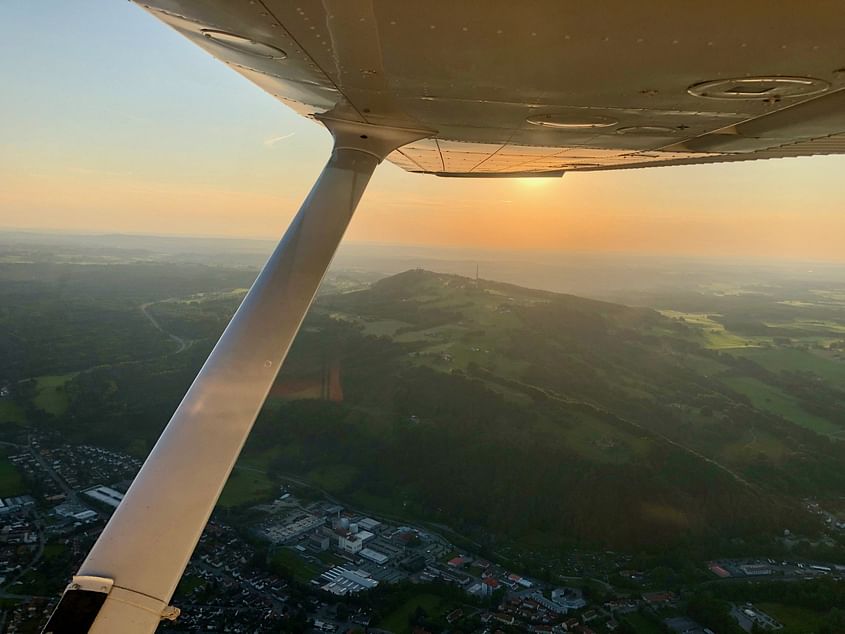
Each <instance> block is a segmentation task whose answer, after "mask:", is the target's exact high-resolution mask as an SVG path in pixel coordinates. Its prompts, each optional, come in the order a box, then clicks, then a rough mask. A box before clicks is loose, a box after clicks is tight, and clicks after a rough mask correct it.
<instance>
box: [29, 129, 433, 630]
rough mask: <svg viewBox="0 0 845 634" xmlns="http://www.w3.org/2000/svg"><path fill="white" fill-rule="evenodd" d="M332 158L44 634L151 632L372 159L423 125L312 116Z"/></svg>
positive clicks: (171, 611)
mask: <svg viewBox="0 0 845 634" xmlns="http://www.w3.org/2000/svg"><path fill="white" fill-rule="evenodd" d="M323 123H324V124H325V125H326V127H328V128H329V130H330V131H331V132H332V135H333V136H334V139H335V143H334V148H333V150H332V154H331V158H330V159H329V162H328V163H327V164H326V166H325V168H324V169H323V171H322V173H321V174H320V178H319V179H318V180H317V183H316V184H315V185H314V187H313V188H312V190H311V193H310V194H309V195H308V198H306V199H305V202H304V203H303V204H302V207H301V208H300V210H299V212H298V213H297V215H296V216H295V217H294V219H293V221H292V222H291V224H290V226H289V227H288V230H287V231H286V232H285V235H284V237H283V238H282V240H281V242H279V245H278V246H277V247H276V250H275V251H274V252H273V254H272V255H271V256H270V259H269V260H268V261H267V263H266V264H265V266H264V269H263V270H262V271H261V273H260V274H259V276H258V278H257V279H256V280H255V283H254V284H253V285H252V288H251V289H250V290H249V293H247V295H246V297H245V298H244V300H243V302H242V303H241V305H240V307H239V308H238V310H237V312H236V313H235V315H234V317H232V320H231V321H230V322H229V325H228V326H227V327H226V330H225V332H224V333H223V335H222V336H221V337H220V340H219V341H218V342H217V345H216V346H215V347H214V350H213V351H212V352H211V355H210V356H209V357H208V359H207V360H206V362H205V365H204V366H203V368H202V370H200V373H199V374H198V375H197V378H196V379H195V380H194V383H193V384H192V385H191V387H190V389H189V390H188V392H187V394H186V395H185V398H184V399H183V400H182V402H181V403H180V405H179V407H178V408H177V410H176V412H175V413H174V414H173V417H172V418H171V419H170V422H169V423H168V424H167V427H166V428H165V429H164V431H163V432H162V435H161V437H160V438H159V439H158V442H157V443H156V445H155V447H154V448H153V450H152V452H151V453H150V455H149V456H148V457H147V460H146V462H145V463H144V466H143V467H142V468H141V470H140V472H139V473H138V475H137V477H136V478H135V480H134V482H133V483H132V486H131V487H130V488H129V491H128V492H127V493H126V497H125V498H124V499H123V502H122V503H121V504H120V506H119V507H118V508H117V510H116V511H115V513H114V515H113V516H112V518H111V520H110V521H109V523H108V524H107V525H106V527H105V529H104V530H103V532H102V534H101V535H100V537H99V539H98V540H97V542H96V543H95V544H94V546H93V548H92V549H91V552H90V553H89V554H88V557H87V558H86V559H85V561H84V562H83V564H82V567H81V568H80V569H79V572H78V573H77V575H76V576H75V577H74V578H73V581H72V582H71V583H70V585H68V587H67V589H66V590H65V593H64V594H63V595H62V599H61V601H60V602H59V604H58V606H57V607H56V610H55V612H54V613H53V615H52V616H51V618H50V621H49V623H48V624H47V626H46V627H45V629H44V632H45V633H47V632H54V633H56V634H64V633H68V632H73V633H74V634H79V633H80V632H91V633H96V634H106V633H109V634H112V633H115V632H120V633H121V634H141V633H144V634H146V633H148V632H153V631H154V630H155V629H156V627H157V626H158V624H159V621H160V619H162V618H175V617H176V615H178V610H177V609H175V608H171V607H169V603H170V599H171V597H172V595H173V592H174V590H175V589H176V585H177V584H178V583H179V579H180V578H181V576H182V573H183V572H184V570H185V566H186V565H187V563H188V560H189V559H190V557H191V553H192V552H193V550H194V548H195V546H196V544H197V541H198V540H199V538H200V535H201V534H202V531H203V528H204V527H205V524H206V522H207V521H208V518H209V516H210V515H211V511H212V510H213V508H214V505H215V504H216V502H217V498H218V497H219V496H220V492H221V491H222V489H223V485H224V484H225V483H226V480H227V478H228V477H229V473H230V472H231V470H232V467H233V466H234V464H235V460H236V459H237V457H238V454H239V453H240V451H241V448H242V447H243V444H244V442H245V441H246V438H247V435H248V434H249V432H250V429H251V428H252V425H253V423H254V421H255V418H256V417H257V416H258V413H259V411H260V410H261V406H262V405H263V403H264V399H265V398H266V396H267V393H268V392H269V390H270V387H271V386H272V384H273V381H274V380H275V378H276V375H277V373H278V372H279V368H280V367H281V365H282V362H283V361H284V359H285V356H286V355H287V352H288V349H289V348H290V345H291V343H292V342H293V339H294V337H295V336H296V333H297V331H298V330H299V326H300V324H301V323H302V320H303V318H304V317H305V313H306V312H307V310H308V307H309V306H310V305H311V302H312V300H313V298H314V295H315V293H316V292H317V287H318V286H319V285H320V282H321V280H322V279H323V275H324V274H325V272H326V269H328V267H329V263H330V262H331V260H332V257H333V256H334V253H335V250H336V249H337V246H338V244H339V242H340V240H341V238H342V236H343V233H344V231H345V230H346V227H347V225H348V224H349V221H350V219H351V218H352V213H353V212H354V211H355V207H356V206H357V204H358V201H359V200H360V198H361V195H362V194H363V193H364V189H365V188H366V186H367V183H368V182H369V180H370V177H371V176H372V174H373V171H374V170H375V168H376V166H377V165H378V164H379V162H381V160H382V159H384V157H385V156H387V154H389V153H390V152H391V151H393V150H394V149H396V148H397V147H400V146H402V145H404V144H406V143H410V142H411V141H415V140H417V139H421V138H425V137H427V136H430V135H431V134H432V132H431V131H425V130H408V129H399V128H388V127H383V126H372V125H367V124H361V123H352V122H347V121H339V120H332V119H328V118H323Z"/></svg>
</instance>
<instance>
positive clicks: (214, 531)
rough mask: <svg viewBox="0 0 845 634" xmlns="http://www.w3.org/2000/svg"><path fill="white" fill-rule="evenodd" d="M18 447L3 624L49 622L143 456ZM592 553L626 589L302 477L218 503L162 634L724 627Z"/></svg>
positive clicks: (2, 574) (836, 574) (796, 573)
mask: <svg viewBox="0 0 845 634" xmlns="http://www.w3.org/2000/svg"><path fill="white" fill-rule="evenodd" d="M4 447H5V449H6V451H7V452H8V453H7V457H8V461H9V462H10V463H11V464H12V465H14V468H15V469H16V470H17V471H18V472H19V473H20V474H21V476H22V478H23V480H24V482H25V483H26V486H27V487H28V490H29V492H28V493H26V494H23V495H18V496H14V497H10V498H6V499H2V500H0V588H2V598H4V600H6V601H7V603H6V605H7V606H9V607H7V609H6V610H4V611H3V613H2V617H0V618H2V621H0V631H3V632H13V633H21V632H34V631H40V630H39V628H40V627H41V626H42V625H43V624H44V622H45V621H46V619H47V618H48V617H49V615H50V613H51V611H52V609H53V608H54V606H55V604H56V602H57V599H58V596H59V594H60V593H61V590H62V586H63V584H64V583H65V582H66V581H67V580H68V579H69V578H70V576H71V575H72V574H73V571H74V570H75V568H76V567H77V566H78V565H79V564H80V563H81V560H82V558H83V557H84V555H85V553H86V552H87V550H88V548H90V546H91V544H92V543H93V541H94V540H95V539H96V537H97V535H98V534H99V532H100V531H101V530H102V528H103V526H104V524H105V521H107V519H108V517H109V515H110V513H111V512H112V511H113V510H114V509H115V508H116V507H117V505H118V504H119V503H120V500H121V499H122V497H123V495H124V493H125V492H126V490H127V488H128V486H129V485H130V483H131V480H132V477H133V476H134V474H135V473H136V472H137V470H138V469H139V468H140V461H138V460H137V459H135V458H133V457H131V456H128V455H126V454H122V453H118V452H114V451H109V450H106V449H103V448H98V447H93V446H90V445H70V444H67V443H65V442H63V441H62V439H61V438H60V437H59V436H58V434H56V433H43V432H40V433H35V432H28V433H27V434H26V435H25V436H23V437H21V438H20V439H19V442H16V443H12V442H6V443H4ZM808 504H809V505H813V504H814V503H813V502H808ZM816 507H817V505H816ZM816 507H814V508H816ZM817 512H818V513H820V514H821V513H824V511H822V510H821V509H817ZM832 528H841V527H839V526H837V525H836V524H835V523H834V524H833V525H832ZM584 560H586V561H592V562H593V567H595V566H596V563H595V562H598V561H602V562H605V565H609V566H611V568H615V570H606V573H607V574H606V575H605V577H606V578H609V575H610V574H611V573H612V574H613V575H615V576H616V577H618V578H619V579H622V580H624V581H626V582H627V583H626V585H627V587H626V588H618V587H614V586H613V585H612V584H611V583H609V582H608V581H606V580H605V581H602V580H601V579H597V578H592V577H590V576H589V575H590V574H596V571H595V570H592V571H590V572H588V571H587V570H586V567H585V566H582V565H580V564H579V565H576V567H578V566H580V568H579V569H583V570H584V572H583V574H584V575H585V576H582V577H578V576H573V577H566V578H563V577H560V579H559V583H550V582H549V581H548V580H545V581H543V580H540V579H537V578H533V577H531V576H529V575H526V574H523V573H522V572H521V571H520V570H518V569H515V568H513V567H509V566H506V565H503V564H502V563H501V561H497V558H496V557H484V556H481V555H480V554H478V553H474V552H472V551H471V549H469V550H468V549H466V548H463V547H458V546H456V545H455V544H454V543H452V541H450V540H449V539H447V538H446V537H445V536H443V535H442V534H440V532H438V531H436V530H432V529H431V528H428V527H422V526H415V525H411V524H409V523H400V522H396V521H391V520H388V519H385V518H380V517H378V516H377V515H375V514H372V513H366V512H364V511H359V510H356V509H352V508H348V507H346V506H344V505H343V504H342V503H340V502H339V501H338V500H334V499H327V498H325V497H324V496H320V495H313V492H308V491H307V490H306V489H303V488H302V487H298V486H296V485H294V484H292V483H291V484H286V485H283V486H280V488H279V492H278V495H277V497H275V499H273V500H271V501H267V502H264V503H261V504H257V505H254V506H250V507H248V508H247V509H244V510H243V512H242V513H236V514H233V513H232V512H231V511H229V512H226V513H222V512H217V513H215V515H214V516H213V518H212V520H211V522H210V523H209V525H208V527H207V528H206V530H205V532H204V534H203V536H202V538H201V540H200V543H199V545H198V547H197V549H196V551H195V553H194V556H193V558H192V560H191V562H190V564H189V566H188V568H187V570H186V573H185V577H184V579H183V581H182V583H181V584H180V586H179V588H178V590H177V594H176V596H175V597H174V605H175V606H176V607H177V608H178V609H179V610H180V612H181V613H180V615H179V616H178V618H177V619H176V620H175V621H173V622H167V623H163V624H162V626H161V628H160V631H162V632H184V631H192V632H193V631H197V632H198V631H219V632H243V633H246V632H258V631H322V632H355V631H395V630H399V631H406V630H407V631H410V629H409V627H410V625H411V622H412V621H414V623H413V625H414V627H415V629H414V631H418V632H424V631H432V632H434V631H456V632H496V631H502V632H507V631H525V632H579V633H581V634H591V633H592V632H597V633H600V632H614V631H620V632H626V631H637V630H636V629H635V628H632V627H631V624H632V623H637V622H639V621H640V620H642V619H647V620H650V621H652V622H655V623H659V624H661V625H662V627H663V628H664V630H665V631H670V632H677V633H679V634H680V633H685V634H703V633H705V632H710V631H711V630H708V629H707V628H705V627H704V626H702V625H700V624H699V623H697V622H696V621H695V620H693V619H691V618H690V617H689V616H688V615H687V614H685V613H684V611H683V609H682V607H683V603H684V602H683V598H682V597H680V596H678V594H677V593H676V592H674V591H671V590H661V589H658V590H655V589H654V588H653V587H652V586H651V585H649V584H648V583H646V580H647V578H648V574H647V571H638V570H632V569H630V567H629V564H630V562H631V557H630V556H625V555H620V554H617V553H610V554H608V553H604V554H603V555H598V554H594V555H591V554H588V555H585V557H584ZM607 562H612V563H607ZM703 568H704V570H702V574H705V573H706V574H707V575H708V576H709V577H710V578H712V579H713V580H714V581H716V582H718V581H719V580H723V581H726V582H727V581H736V580H742V579H761V578H766V579H776V578H777V579H813V578H839V579H842V578H845V566H842V565H837V564H831V563H825V562H812V561H779V560H775V559H753V558H752V559H723V560H714V561H710V562H707V563H706V565H705V566H703ZM638 584H639V585H640V586H642V588H641V591H640V590H636V589H635V588H637V587H638ZM415 587H417V588H421V589H424V591H423V592H422V596H425V597H432V596H434V597H438V596H439V597H440V599H439V600H438V602H437V605H438V608H439V610H438V613H428V612H426V611H425V610H420V609H417V610H416V611H414V612H413V613H410V614H405V613H403V612H402V609H401V606H400V609H398V610H394V611H393V613H392V614H390V613H389V614H384V611H383V610H382V609H380V603H384V601H385V597H389V596H390V593H391V591H392V590H391V588H402V589H407V588H415ZM597 590H598V591H597ZM368 597H375V599H369V598H368ZM406 612H407V610H406ZM731 614H732V616H733V617H734V619H735V620H736V622H737V623H738V624H739V625H740V626H741V627H742V628H743V629H744V630H746V631H748V632H751V631H752V630H754V631H759V630H760V629H762V630H769V631H776V630H779V629H781V628H782V626H781V624H780V623H779V622H778V621H777V620H776V619H775V618H773V617H772V616H770V615H769V614H767V613H766V612H765V610H763V609H761V608H759V607H757V606H755V605H753V604H752V603H737V604H736V605H734V607H733V609H732V612H731ZM391 617H392V620H391ZM403 618H404V622H402V619H403ZM397 619H399V620H398V621H397ZM755 628H756V629H755Z"/></svg>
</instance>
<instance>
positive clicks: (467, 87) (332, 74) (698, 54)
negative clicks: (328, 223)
mask: <svg viewBox="0 0 845 634" xmlns="http://www.w3.org/2000/svg"><path fill="white" fill-rule="evenodd" d="M140 4H142V5H143V7H144V8H145V9H147V10H148V11H150V12H151V13H152V14H153V15H155V16H156V17H157V18H159V19H160V20H162V21H164V22H166V23H167V24H169V25H170V26H171V27H173V28H174V29H176V30H177V31H179V32H180V33H181V34H182V35H184V36H186V37H187V38H188V39H190V40H191V41H193V42H194V43H196V44H197V45H199V46H201V47H202V48H203V49H205V50H206V51H208V52H209V53H211V54H212V55H214V56H215V57H217V58H219V59H220V60H222V61H224V62H225V63H226V64H228V65H229V66H230V67H231V68H232V69H234V70H235V71H237V72H238V73H240V74H241V75H243V76H245V77H246V78H247V79H249V80H250V81H252V82H253V83H255V84H257V85H258V86H260V87H261V88H262V89H264V90H265V91H267V92H268V93H270V94H271V95H273V96H274V97H276V98H277V99H278V100H280V101H282V102H283V103H285V104H287V105H289V106H290V107H292V108H293V109H294V110H296V111H297V112H299V113H301V114H303V115H306V116H312V117H313V116H315V115H320V114H325V115H327V116H330V117H332V118H336V119H341V120H349V121H357V122H363V123H370V124H375V125H389V126H396V127H405V128H413V129H426V130H432V131H435V132H436V133H435V134H433V135H432V136H431V137H430V138H426V139H423V140H420V141H417V142H414V143H411V144H409V145H406V146H404V147H402V148H400V149H398V150H395V151H394V152H392V153H391V154H390V155H389V156H388V160H390V161H392V162H393V163H395V164H397V165H399V166H400V167H402V168H404V169H406V170H408V171H410V172H422V173H430V174H438V175H444V176H499V175H501V176H506V175H514V174H531V175H536V174H539V173H549V174H557V173H561V172H563V171H570V170H575V171H593V170H607V169H626V168H633V167H651V166H659V165H686V164H694V163H716V162H723V161H745V160H752V159H761V158H779V157H790V156H809V155H816V154H841V153H845V38H843V37H842V24H845V3H842V2H841V1H839V0H816V1H814V2H812V3H806V2H802V1H800V0H784V1H782V2H771V0H744V1H743V2H740V3H737V2H734V1H729V0H712V1H711V2H707V3H692V2H675V3H666V2H661V1H658V0H642V1H640V2H630V1H629V0H604V1H602V2H598V3H596V2H572V1H562V0H534V1H532V2H513V1H512V0H488V1H487V2H484V3H478V2H474V1H470V0H450V1H448V2H446V1H445V0H432V1H430V2H396V1H394V0H294V1H291V0H148V1H147V2H142V3H140Z"/></svg>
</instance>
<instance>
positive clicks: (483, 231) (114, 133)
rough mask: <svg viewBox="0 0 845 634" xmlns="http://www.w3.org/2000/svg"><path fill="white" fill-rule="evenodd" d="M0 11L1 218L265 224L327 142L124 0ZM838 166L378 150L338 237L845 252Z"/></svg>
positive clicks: (198, 230)
mask: <svg viewBox="0 0 845 634" xmlns="http://www.w3.org/2000/svg"><path fill="white" fill-rule="evenodd" d="M24 5H27V6H24ZM0 22H3V23H4V24H7V25H9V26H10V27H11V28H9V29H8V35H7V36H6V37H5V38H4V39H3V40H2V41H0V80H2V81H3V85H4V87H5V89H6V90H5V91H4V92H5V95H7V98H4V100H2V101H0V117H2V120H3V121H6V122H8V123H9V124H10V125H8V127H7V129H6V130H4V134H3V136H2V137H0V184H2V186H0V228H6V229H35V230H39V229H40V230H53V231H55V230H59V231H73V232H76V233H135V234H157V235H193V236H231V237H260V238H273V237H277V236H279V235H280V234H281V233H282V232H283V231H284V229H285V227H286V226H287V223H288V222H289V221H290V218H291V217H292V216H293V214H294V213H295V212H296V210H297V208H298V206H299V204H300V202H301V201H302V200H303V199H304V197H305V196H306V194H307V192H308V190H309V189H310V187H311V185H312V183H313V182H314V180H315V179H316V177H317V175H318V174H319V171H320V169H321V168H322V165H323V163H324V162H325V158H326V157H327V155H328V152H329V150H330V140H329V135H328V133H327V132H326V131H325V130H323V129H321V128H320V126H318V125H317V124H315V123H313V122H311V121H307V120H304V119H302V118H300V117H298V116H297V115H295V114H293V113H292V112H291V111H289V110H287V109H286V108H285V107H283V106H282V105H281V104H279V103H278V102H276V101H275V100H273V99H272V98H271V97H269V96H268V95H266V94H265V93H263V92H262V91H261V90H260V89H258V88H256V87H254V86H252V85H251V84H249V83H248V82H247V81H246V80H244V79H242V78H240V77H238V76H237V75H236V74H235V73H233V72H231V71H230V70H229V69H227V68H226V67H225V66H224V65H223V64H220V63H219V62H217V61H216V60H213V59H211V58H210V57H208V56H207V55H205V54H204V53H203V52H202V51H199V50H198V49H196V48H194V47H193V46H191V45H190V44H189V43H188V42H186V41H184V40H183V39H182V38H180V37H178V36H177V35H176V34H174V33H172V32H170V31H169V30H168V29H166V28H165V27H163V26H162V25H161V24H159V23H157V22H156V21H155V20H154V19H153V18H151V17H150V16H148V15H146V14H144V13H143V12H142V11H140V10H139V9H138V8H137V7H134V6H132V5H131V4H129V3H121V4H116V3H109V2H107V1H106V0H92V2H91V3H90V6H89V5H87V4H86V5H76V4H75V3H74V6H73V7H71V6H69V4H68V5H64V4H62V3H53V4H50V3H48V5H39V6H32V5H29V4H28V3H7V4H4V5H0ZM22 46H26V49H27V50H28V51H32V54H31V55H27V56H25V58H22V56H20V55H19V54H17V52H19V51H20V50H21V47H22ZM842 174H845V157H816V158H805V159H782V160H776V161H761V162H754V163H734V164H728V165H716V166H689V167H671V168H652V169H645V170H628V171H621V172H601V173H581V174H568V175H566V176H565V177H564V178H562V179H478V180H472V179H442V178H437V177H433V176H423V175H415V174H407V173H405V172H403V171H402V170H400V169H399V168H396V167H395V166H393V165H389V164H387V163H386V164H385V165H383V166H381V167H380V168H379V169H378V170H377V172H376V175H375V176H374V178H373V180H372V182H371V185H370V188H369V189H368V191H367V192H366V194H365V196H364V199H363V201H362V203H361V205H360V207H359V209H358V212H357V213H356V216H355V218H354V219H353V221H352V224H351V226H350V228H349V231H348V233H347V240H350V241H366V242H381V243H393V244H408V245H441V246H469V247H489V248H511V249H532V248H536V249H546V250H562V251H581V252H583V251H600V252H630V253H654V254H678V255H696V256H701V255H703V256H754V257H785V258H798V259H808V260H831V261H845V248H843V246H842V238H843V236H845V213H843V211H845V210H843V207H844V206H845V197H843V196H842V185H841V178H842V177H841V175H842Z"/></svg>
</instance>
